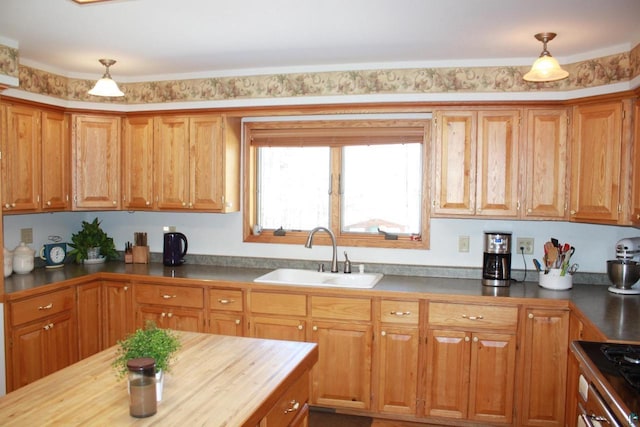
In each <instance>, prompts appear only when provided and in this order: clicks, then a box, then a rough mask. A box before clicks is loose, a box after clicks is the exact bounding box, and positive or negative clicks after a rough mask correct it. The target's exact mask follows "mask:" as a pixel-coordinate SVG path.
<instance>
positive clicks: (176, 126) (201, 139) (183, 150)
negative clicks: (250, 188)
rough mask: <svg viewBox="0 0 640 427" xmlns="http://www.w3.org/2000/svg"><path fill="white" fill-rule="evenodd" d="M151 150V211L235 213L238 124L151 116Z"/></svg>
mask: <svg viewBox="0 0 640 427" xmlns="http://www.w3.org/2000/svg"><path fill="white" fill-rule="evenodd" d="M154 151H155V154H154V155H155V163H154V176H155V191H156V208H157V209H166V210H183V209H189V210H201V211H215V212H232V211H237V210H238V209H239V197H240V196H239V185H240V184H239V177H240V155H239V153H240V139H239V121H238V120H235V119H234V120H232V121H231V120H228V119H227V118H226V117H223V116H220V115H202V116H161V117H156V118H155V122H154Z"/></svg>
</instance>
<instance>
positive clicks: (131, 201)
mask: <svg viewBox="0 0 640 427" xmlns="http://www.w3.org/2000/svg"><path fill="white" fill-rule="evenodd" d="M123 135H124V138H123V140H122V207H123V208H124V209H127V210H145V209H151V208H153V197H154V191H153V117H128V118H126V119H125V120H124V132H123Z"/></svg>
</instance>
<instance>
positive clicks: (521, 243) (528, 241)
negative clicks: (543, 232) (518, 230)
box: [516, 237, 533, 255]
mask: <svg viewBox="0 0 640 427" xmlns="http://www.w3.org/2000/svg"><path fill="white" fill-rule="evenodd" d="M520 248H523V249H520ZM516 252H517V253H519V254H521V253H524V254H525V255H533V237H518V238H517V239H516Z"/></svg>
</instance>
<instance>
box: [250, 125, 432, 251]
mask: <svg viewBox="0 0 640 427" xmlns="http://www.w3.org/2000/svg"><path fill="white" fill-rule="evenodd" d="M429 128H430V122H429V120H416V119H413V120H331V121H311V120H306V121H278V122H262V121H258V122H249V123H246V124H245V150H246V151H245V181H246V183H248V185H247V186H245V188H247V190H248V191H246V193H245V208H244V215H245V221H244V223H245V227H244V238H245V240H246V241H253V242H265V243H302V242H304V239H305V238H306V236H307V233H308V232H309V230H311V229H312V228H314V227H316V226H324V227H327V228H330V229H331V230H332V231H333V232H334V234H335V235H336V238H337V239H338V243H339V244H341V245H347V246H371V247H401V248H426V247H427V243H428V234H427V230H428V212H426V208H425V206H427V203H425V202H424V200H425V197H426V190H425V189H426V179H425V177H426V176H427V175H428V170H427V162H426V161H425V159H426V158H427V153H426V147H427V144H426V143H425V141H426V140H427V136H428V132H429ZM255 225H257V226H259V228H260V229H261V230H262V231H261V232H260V233H255V232H253V230H254V226H255ZM280 229H281V232H280V233H275V234H278V235H275V234H274V232H275V231H276V230H280ZM282 232H284V236H282V234H283V233H282ZM318 237H320V236H318Z"/></svg>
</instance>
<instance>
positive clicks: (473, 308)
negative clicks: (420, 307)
mask: <svg viewBox="0 0 640 427" xmlns="http://www.w3.org/2000/svg"><path fill="white" fill-rule="evenodd" d="M434 325H435V326H460V327H463V328H477V327H485V328H492V329H507V330H515V329H516V327H517V325H518V308H517V307H501V306H490V305H478V304H451V303H442V302H432V303H430V304H429V326H434Z"/></svg>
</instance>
